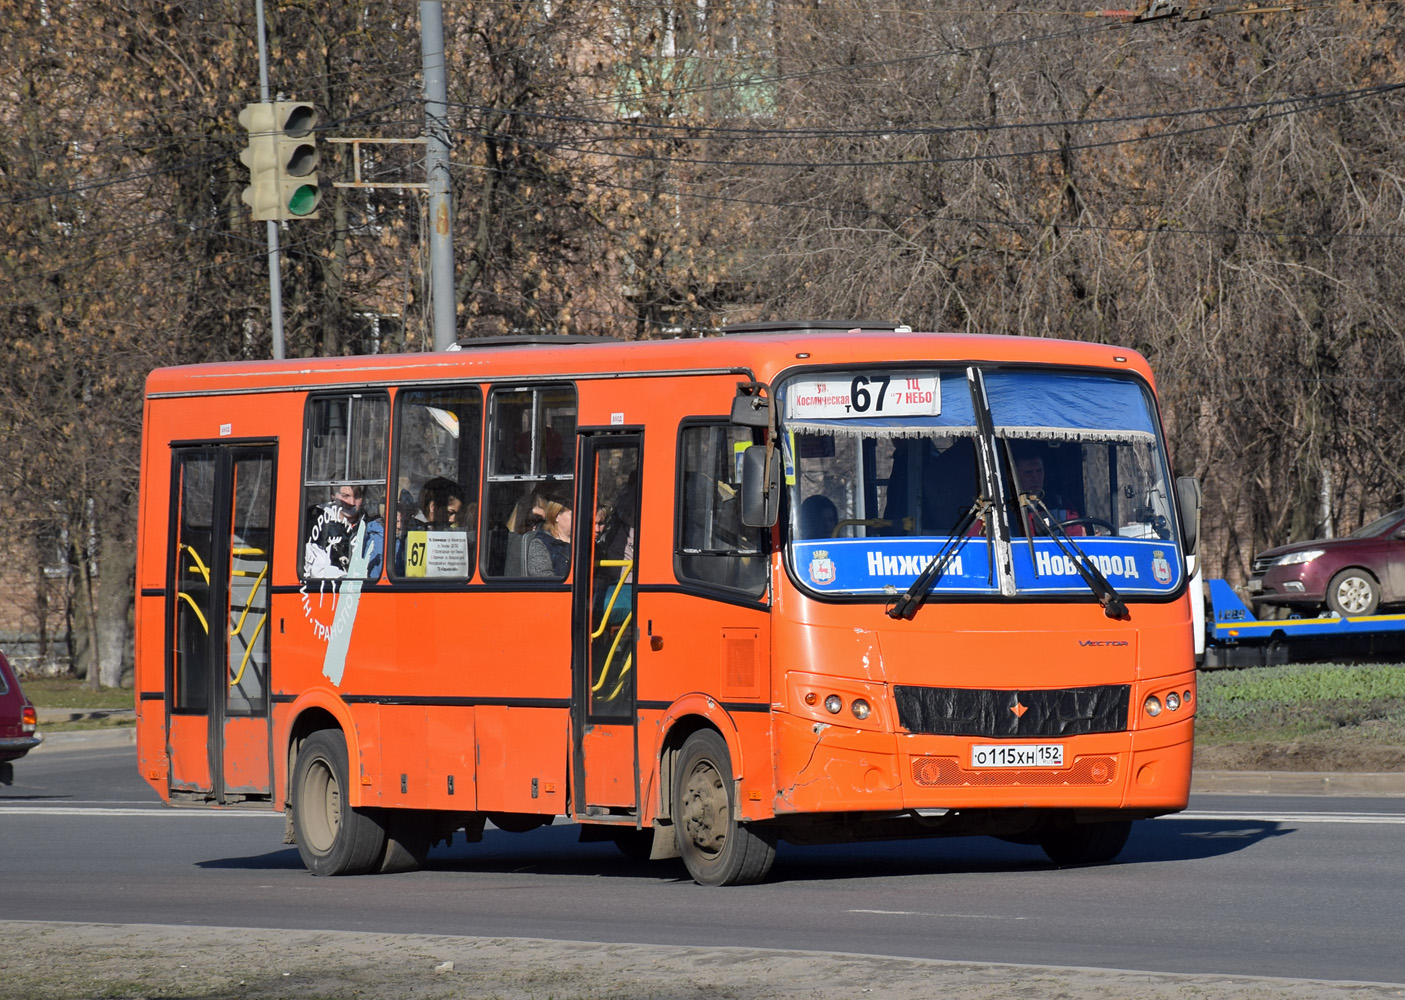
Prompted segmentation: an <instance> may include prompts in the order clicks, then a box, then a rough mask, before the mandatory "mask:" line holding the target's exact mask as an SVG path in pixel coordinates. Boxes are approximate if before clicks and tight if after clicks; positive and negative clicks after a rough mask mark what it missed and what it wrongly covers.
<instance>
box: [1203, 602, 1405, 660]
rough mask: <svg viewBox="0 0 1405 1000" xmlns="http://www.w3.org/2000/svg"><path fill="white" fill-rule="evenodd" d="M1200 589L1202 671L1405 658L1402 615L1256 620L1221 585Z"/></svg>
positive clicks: (1403, 620)
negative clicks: (1204, 600) (1203, 604)
mask: <svg viewBox="0 0 1405 1000" xmlns="http://www.w3.org/2000/svg"><path fill="white" fill-rule="evenodd" d="M1205 589H1206V598H1207V599H1208V602H1209V606H1208V607H1207V608H1206V615H1205V656H1204V661H1203V664H1202V666H1203V667H1204V668H1205V669H1214V668H1216V667H1256V666H1276V665H1278V664H1283V663H1292V662H1300V661H1310V660H1330V659H1338V658H1352V657H1355V658H1363V657H1377V656H1385V655H1388V654H1392V653H1400V652H1405V614H1399V615H1361V616H1359V617H1352V618H1338V617H1336V616H1333V617H1330V618H1278V619H1272V618H1270V619H1259V618H1256V617H1254V613H1253V612H1252V611H1250V610H1249V608H1248V606H1247V605H1246V604H1245V603H1244V602H1243V601H1242V600H1240V599H1239V595H1238V594H1236V593H1235V592H1234V588H1232V587H1231V586H1230V585H1229V584H1228V583H1226V582H1225V581H1224V580H1207V581H1206V582H1205Z"/></svg>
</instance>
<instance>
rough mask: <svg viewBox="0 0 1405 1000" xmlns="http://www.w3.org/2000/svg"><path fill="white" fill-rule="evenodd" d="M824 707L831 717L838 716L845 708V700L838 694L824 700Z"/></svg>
mask: <svg viewBox="0 0 1405 1000" xmlns="http://www.w3.org/2000/svg"><path fill="white" fill-rule="evenodd" d="M824 707H825V710H826V711H828V712H829V714H830V715H838V714H839V712H840V710H841V709H843V708H844V699H843V698H840V697H839V695H837V694H832V695H830V696H829V697H828V698H826V699H825V700H824Z"/></svg>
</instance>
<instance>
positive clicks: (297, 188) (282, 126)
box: [239, 101, 322, 220]
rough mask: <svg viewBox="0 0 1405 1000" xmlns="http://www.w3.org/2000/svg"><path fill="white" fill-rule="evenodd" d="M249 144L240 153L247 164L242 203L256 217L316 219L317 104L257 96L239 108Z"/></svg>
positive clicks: (318, 196) (318, 195)
mask: <svg viewBox="0 0 1405 1000" xmlns="http://www.w3.org/2000/svg"><path fill="white" fill-rule="evenodd" d="M239 124H240V125H242V126H243V127H244V130H245V131H246V132H248V133H249V145H248V147H247V148H245V149H244V151H243V152H241V153H240V154H239V159H240V160H241V161H243V163H244V165H245V166H246V167H248V168H249V186H248V187H246V188H245V189H244V193H243V199H244V203H245V204H247V205H248V206H249V207H250V208H252V209H253V210H254V218H255V219H274V220H278V219H315V218H317V206H318V204H320V203H321V201H322V191H321V189H320V188H319V187H318V185H317V159H318V156H317V138H316V136H315V134H314V133H313V128H314V127H315V126H316V125H317V109H316V108H314V107H313V106H312V105H311V104H304V103H302V102H300V101H261V102H258V103H255V104H247V105H245V106H244V110H243V111H241V112H239Z"/></svg>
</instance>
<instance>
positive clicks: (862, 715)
mask: <svg viewBox="0 0 1405 1000" xmlns="http://www.w3.org/2000/svg"><path fill="white" fill-rule="evenodd" d="M849 711H851V712H853V713H854V718H856V719H858V720H859V721H860V722H862V721H863V720H864V719H867V718H868V714H869V713H870V712H872V711H873V708H872V707H871V706H870V705H869V703H868V702H866V701H864V700H863V699H862V698H855V699H854V703H853V704H852V705H850V706H849Z"/></svg>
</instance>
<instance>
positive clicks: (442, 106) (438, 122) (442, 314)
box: [420, 0, 458, 351]
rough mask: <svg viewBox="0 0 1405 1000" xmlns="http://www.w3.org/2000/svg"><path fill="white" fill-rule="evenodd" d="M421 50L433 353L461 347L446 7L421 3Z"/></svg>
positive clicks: (429, 1) (433, 1) (435, 0)
mask: <svg viewBox="0 0 1405 1000" xmlns="http://www.w3.org/2000/svg"><path fill="white" fill-rule="evenodd" d="M420 49H421V55H420V57H421V59H422V60H423V63H424V131H425V154H424V159H425V170H426V173H427V174H428V178H427V179H428V182H429V222H430V227H429V278H430V282H429V288H430V292H429V294H430V301H431V303H432V305H433V315H434V349H435V350H436V351H444V350H448V349H449V348H450V347H452V346H454V344H455V343H457V342H458V331H457V315H456V313H457V309H456V305H457V299H456V297H455V295H454V225H453V223H454V213H453V204H452V201H451V199H450V196H449V120H448V106H447V105H448V87H447V84H446V82H445V79H444V6H443V4H442V3H440V2H439V0H420Z"/></svg>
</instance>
